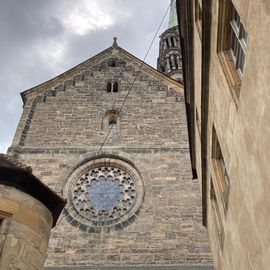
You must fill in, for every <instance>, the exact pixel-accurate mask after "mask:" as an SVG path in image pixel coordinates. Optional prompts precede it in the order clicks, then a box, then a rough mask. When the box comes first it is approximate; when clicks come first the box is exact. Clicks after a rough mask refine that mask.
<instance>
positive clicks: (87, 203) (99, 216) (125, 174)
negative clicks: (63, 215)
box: [64, 155, 144, 233]
mask: <svg viewBox="0 0 270 270" xmlns="http://www.w3.org/2000/svg"><path fill="white" fill-rule="evenodd" d="M64 195H65V197H66V198H68V207H67V211H69V219H68V221H69V222H70V223H71V224H72V225H73V226H75V227H78V228H80V229H81V230H83V231H86V232H89V233H93V232H94V233H95V232H100V231H101V227H106V230H107V229H108V228H109V227H112V226H115V225H117V226H119V225H120V224H121V228H124V227H125V226H128V225H130V222H132V220H134V218H133V216H134V215H135V214H136V213H137V212H138V210H139V208H140V206H141V204H142V202H143V198H144V185H143V179H142V178H141V175H140V173H139V172H138V171H137V169H135V167H133V165H132V163H131V162H130V161H128V160H124V159H122V158H120V157H117V156H113V155H106V156H101V157H98V158H96V157H92V158H90V160H89V159H88V160H87V161H86V162H85V163H83V164H81V166H79V167H78V168H77V169H76V170H75V171H73V173H72V174H71V175H70V177H69V179H68V180H67V182H66V185H65V187H64ZM128 220H129V221H128Z"/></svg>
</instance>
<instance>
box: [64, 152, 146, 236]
mask: <svg viewBox="0 0 270 270" xmlns="http://www.w3.org/2000/svg"><path fill="white" fill-rule="evenodd" d="M80 164H81V165H79V166H78V167H77V168H76V169H75V170H74V171H73V172H72V173H71V175H70V176H69V177H68V179H67V181H66V184H65V187H64V189H63V195H64V196H65V197H66V198H67V205H66V207H65V210H64V213H65V215H66V217H67V220H68V221H69V223H71V225H73V226H75V227H79V228H80V229H82V230H83V231H86V232H97V231H99V230H100V229H102V228H111V227H120V228H123V227H126V226H127V225H128V224H130V221H131V220H132V219H133V218H135V217H136V214H137V213H138V211H139V209H140V207H141V205H142V203H143V199H144V182H143V179H142V177H141V174H140V173H139V171H138V170H137V168H136V167H135V166H134V165H133V164H132V163H131V162H130V161H128V160H126V159H121V158H120V157H93V159H91V160H88V161H86V162H85V163H83V164H82V163H80ZM99 167H113V168H115V169H120V170H122V171H124V172H126V173H127V175H128V176H129V177H131V179H132V182H133V183H134V189H135V192H136V197H135V200H134V203H133V205H132V206H131V208H130V209H129V211H128V212H127V213H126V214H124V215H122V216H120V217H117V218H114V219H112V220H107V221H94V220H91V219H90V218H86V217H85V216H83V215H82V214H80V213H79V211H78V210H77V208H76V206H75V205H74V203H73V190H74V186H75V185H76V183H77V182H78V181H79V179H80V178H81V177H82V176H84V175H85V173H87V172H89V171H90V170H92V169H97V168H99Z"/></svg>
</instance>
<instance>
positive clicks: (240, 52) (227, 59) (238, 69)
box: [217, 0, 247, 101]
mask: <svg viewBox="0 0 270 270" xmlns="http://www.w3.org/2000/svg"><path fill="white" fill-rule="evenodd" d="M217 51H218V55H219V59H220V62H221V65H222V68H223V70H224V73H225V76H226V79H227V81H228V84H229V87H230V89H231V90H232V91H231V92H232V95H233V98H234V100H236V101H237V100H238V97H239V94H240V87H241V80H242V76H243V72H244V63H245V58H246V51H247V32H246V30H245V29H244V27H243V25H242V23H241V18H240V16H239V14H238V13H237V11H236V9H235V7H234V6H233V4H232V2H231V1H230V0H220V5H219V24H218V43H217Z"/></svg>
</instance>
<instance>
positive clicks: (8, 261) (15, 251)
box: [0, 185, 53, 270]
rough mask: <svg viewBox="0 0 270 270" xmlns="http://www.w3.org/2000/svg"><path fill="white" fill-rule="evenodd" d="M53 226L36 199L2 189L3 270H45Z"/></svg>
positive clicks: (0, 260) (0, 236)
mask: <svg viewBox="0 0 270 270" xmlns="http://www.w3.org/2000/svg"><path fill="white" fill-rule="evenodd" d="M52 222H53V218H52V214H51V212H50V211H49V210H48V208H47V207H46V206H44V205H43V204H42V203H41V202H39V201H38V200H37V199H35V198H33V197H32V196H30V195H28V194H26V193H24V192H22V191H20V190H18V189H16V188H14V187H8V186H5V185H0V269H3V270H13V269H21V270H41V269H43V265H44V262H45V258H46V251H47V247H48V241H49V236H50V232H51V227H52Z"/></svg>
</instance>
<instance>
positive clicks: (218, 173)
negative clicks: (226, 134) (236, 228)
mask: <svg viewBox="0 0 270 270" xmlns="http://www.w3.org/2000/svg"><path fill="white" fill-rule="evenodd" d="M212 165H213V169H214V173H215V183H216V186H217V189H218V194H219V196H220V199H221V202H222V206H223V209H224V213H225V214H226V213H227V210H228V203H229V194H230V186H231V183H230V177H229V174H228V170H227V168H226V162H225V160H224V156H223V153H222V150H221V147H220V143H219V140H218V137H217V133H216V130H215V127H214V126H213V128H212Z"/></svg>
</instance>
